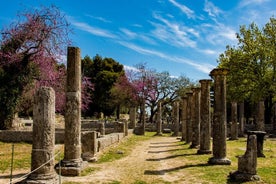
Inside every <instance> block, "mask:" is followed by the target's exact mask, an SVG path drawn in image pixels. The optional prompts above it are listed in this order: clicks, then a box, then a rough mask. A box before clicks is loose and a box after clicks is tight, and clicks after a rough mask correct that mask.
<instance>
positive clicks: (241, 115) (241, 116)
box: [239, 102, 245, 137]
mask: <svg viewBox="0 0 276 184" xmlns="http://www.w3.org/2000/svg"><path fill="white" fill-rule="evenodd" d="M244 121H245V119H244V103H243V102H241V103H239V136H240V137H244Z"/></svg>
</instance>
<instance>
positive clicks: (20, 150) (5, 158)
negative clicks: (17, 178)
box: [0, 142, 32, 173]
mask: <svg viewBox="0 0 276 184" xmlns="http://www.w3.org/2000/svg"><path fill="white" fill-rule="evenodd" d="M12 145H14V147H13V149H14V151H12ZM0 147H1V151H0V160H1V162H0V172H1V173H4V172H7V171H8V170H11V165H13V170H16V169H27V168H30V166H31V149H32V145H31V144H27V143H14V144H12V143H3V142H0ZM12 155H13V164H12Z"/></svg>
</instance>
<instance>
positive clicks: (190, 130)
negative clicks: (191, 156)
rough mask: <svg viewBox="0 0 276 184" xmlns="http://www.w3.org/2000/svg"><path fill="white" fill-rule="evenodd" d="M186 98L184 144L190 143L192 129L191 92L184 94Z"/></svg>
mask: <svg viewBox="0 0 276 184" xmlns="http://www.w3.org/2000/svg"><path fill="white" fill-rule="evenodd" d="M186 95H187V97H188V101H187V132H186V143H190V142H192V136H193V129H192V117H191V113H192V107H193V92H187V93H186Z"/></svg>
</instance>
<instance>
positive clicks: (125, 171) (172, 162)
mask: <svg viewBox="0 0 276 184" xmlns="http://www.w3.org/2000/svg"><path fill="white" fill-rule="evenodd" d="M179 141H180V140H179V139H177V138H176V137H165V136H156V137H153V138H152V139H150V140H147V141H144V142H141V143H140V144H139V145H137V146H136V147H135V148H134V149H133V150H132V152H131V154H130V155H129V156H127V157H124V158H122V159H119V160H115V161H113V162H106V163H88V166H89V167H92V168H95V170H94V171H92V172H91V174H88V175H86V176H79V177H64V176H62V177H61V180H62V183H68V184H69V183H70V182H72V183H74V184H75V183H89V184H91V183H95V184H108V183H110V184H111V183H113V184H116V183H117V184H119V183H120V184H159V183H160V184H164V183H167V184H168V183H174V184H175V183H179V184H180V183H185V184H190V183H193V184H195V183H202V182H200V181H198V178H194V177H192V174H191V173H189V171H187V170H185V169H181V167H183V164H185V163H183V160H181V159H180V158H177V157H174V156H173V155H172V152H171V150H177V149H179V148H180V145H179V144H178V143H179ZM122 154H123V153H122ZM24 173H26V171H17V172H16V173H14V174H15V176H16V177H20V176H22V175H23V174H24ZM8 178H9V176H8V175H6V177H4V175H3V174H0V183H9V179H8ZM14 180H16V178H14Z"/></svg>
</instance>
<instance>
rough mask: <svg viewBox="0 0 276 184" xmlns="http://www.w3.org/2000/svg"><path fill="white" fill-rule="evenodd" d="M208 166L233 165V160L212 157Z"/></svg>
mask: <svg viewBox="0 0 276 184" xmlns="http://www.w3.org/2000/svg"><path fill="white" fill-rule="evenodd" d="M208 164H210V165H231V160H229V159H228V158H215V157H212V158H210V159H209V161H208Z"/></svg>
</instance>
